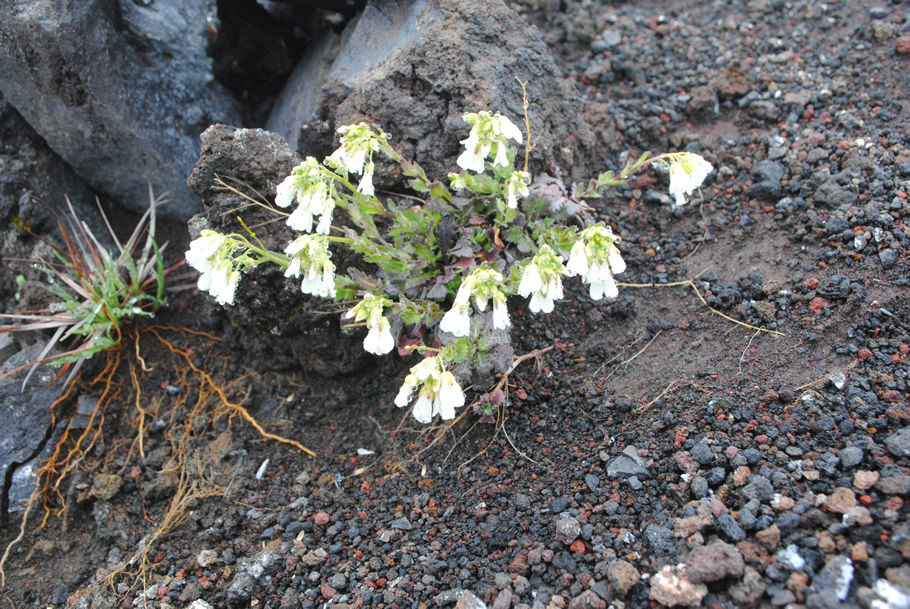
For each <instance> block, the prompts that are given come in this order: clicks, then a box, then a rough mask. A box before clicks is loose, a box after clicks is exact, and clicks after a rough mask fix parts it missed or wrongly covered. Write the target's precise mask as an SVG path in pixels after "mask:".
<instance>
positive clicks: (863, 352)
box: [856, 349, 872, 362]
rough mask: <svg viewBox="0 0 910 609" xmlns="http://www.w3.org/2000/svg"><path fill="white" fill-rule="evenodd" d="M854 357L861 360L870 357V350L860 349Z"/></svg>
mask: <svg viewBox="0 0 910 609" xmlns="http://www.w3.org/2000/svg"><path fill="white" fill-rule="evenodd" d="M856 357H857V358H859V360H860V361H861V362H862V361H865V360H867V359H869V358H870V357H872V352H871V351H869V350H868V349H860V350H859V353H857V354H856Z"/></svg>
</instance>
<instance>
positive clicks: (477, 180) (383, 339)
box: [186, 111, 712, 423]
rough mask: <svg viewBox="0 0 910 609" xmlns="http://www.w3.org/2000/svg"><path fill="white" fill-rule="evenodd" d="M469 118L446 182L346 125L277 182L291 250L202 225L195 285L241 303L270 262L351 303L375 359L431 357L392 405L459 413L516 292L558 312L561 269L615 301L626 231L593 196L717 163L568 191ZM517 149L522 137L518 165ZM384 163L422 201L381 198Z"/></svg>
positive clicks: (689, 187)
mask: <svg viewBox="0 0 910 609" xmlns="http://www.w3.org/2000/svg"><path fill="white" fill-rule="evenodd" d="M464 119H465V121H466V122H467V123H468V124H470V126H471V128H470V132H469V135H468V137H467V138H466V139H465V140H463V141H462V142H461V143H462V144H463V145H464V151H463V152H462V153H461V154H460V156H459V157H458V159H457V164H458V166H459V167H460V168H461V171H460V172H458V173H451V174H449V176H448V184H443V183H440V182H437V181H433V180H430V179H429V178H428V177H427V175H426V173H425V172H424V170H423V169H422V168H421V167H420V166H419V165H417V164H416V163H414V162H413V161H410V160H408V159H405V158H403V157H401V156H400V155H399V154H398V153H397V152H396V151H395V149H394V148H393V147H392V146H391V145H390V144H389V139H390V136H389V134H387V133H385V132H384V131H382V130H381V129H378V128H377V127H374V126H371V125H368V124H366V123H360V124H358V125H349V126H345V127H341V128H340V129H338V133H339V134H340V146H339V147H338V149H337V150H335V151H334V152H333V153H332V154H331V155H330V156H328V157H327V158H326V159H325V160H324V161H323V162H321V163H320V162H319V161H317V160H316V159H315V158H313V157H307V158H306V159H305V160H304V161H303V162H302V163H301V164H300V165H298V166H297V167H295V168H294V169H293V170H292V172H291V174H290V175H288V176H287V177H286V178H284V180H283V181H282V182H281V183H280V184H279V185H278V187H277V189H276V197H275V205H277V206H278V207H281V208H289V207H293V210H292V211H291V213H290V214H289V215H288V216H287V219H286V223H287V225H288V226H289V227H290V228H291V229H293V230H294V231H297V232H298V233H299V235H298V236H296V237H295V238H294V239H293V240H292V241H291V242H290V243H289V244H288V245H287V246H286V247H285V248H284V250H283V253H282V252H277V251H272V250H270V249H268V248H267V247H265V245H264V244H263V243H262V242H261V241H259V239H258V238H257V237H256V235H255V234H254V233H252V232H251V231H247V232H248V234H247V235H244V234H239V233H233V234H220V233H216V232H213V231H203V232H202V234H201V235H200V236H199V237H198V238H197V239H196V240H194V241H193V242H192V243H191V245H190V249H189V251H188V252H187V256H186V258H187V262H188V263H189V264H190V265H191V266H193V267H194V268H195V269H196V270H198V271H200V272H201V273H202V274H201V276H200V278H199V289H200V290H204V291H208V292H210V293H211V294H212V296H213V297H215V299H216V300H217V301H218V302H220V303H222V304H233V302H234V294H235V290H236V288H237V284H238V281H239V279H240V277H241V275H242V274H243V273H244V272H248V271H249V270H250V269H253V268H255V267H257V266H259V265H260V264H263V263H272V264H276V265H278V266H279V267H280V268H281V269H283V270H284V274H285V276H287V277H294V278H300V277H301V276H302V281H301V285H300V288H301V291H302V292H303V293H304V294H311V295H314V296H319V297H323V298H334V299H337V300H340V301H344V302H345V303H347V307H346V308H347V311H346V312H345V313H344V318H345V319H346V320H348V321H349V322H350V323H349V327H352V326H365V327H366V329H367V334H366V337H365V339H364V341H363V347H364V349H365V350H366V351H368V352H369V353H372V354H376V355H384V354H387V353H390V352H391V351H393V350H395V349H396V347H397V348H398V352H399V353H401V354H402V355H407V354H409V353H412V352H417V353H420V354H421V355H423V356H424V357H423V359H422V360H421V361H420V362H418V363H417V364H415V365H414V366H413V367H412V368H411V370H410V373H409V374H408V375H407V376H406V378H405V380H404V384H403V385H402V387H401V391H399V393H398V396H397V397H396V399H395V404H396V405H398V406H400V407H407V406H412V413H413V416H414V418H415V419H417V420H418V421H419V422H422V423H429V422H431V421H432V420H433V419H434V417H435V416H436V415H437V414H438V415H439V416H440V418H442V419H443V420H449V419H452V418H454V417H455V409H456V408H457V407H460V406H462V405H463V404H464V402H465V396H464V390H463V389H462V387H461V386H460V384H459V381H458V379H457V378H456V375H460V376H464V375H463V374H461V373H462V372H463V371H464V370H466V369H470V368H471V366H475V367H476V366H478V365H480V363H481V362H482V361H483V358H484V357H485V356H486V354H488V352H489V351H490V349H491V340H490V337H491V336H492V335H493V334H495V333H496V332H495V331H500V333H501V332H502V331H506V330H508V328H509V327H510V325H511V321H510V317H509V308H508V298H509V297H510V296H520V297H523V298H529V299H530V300H529V303H528V308H529V309H530V310H531V312H533V313H549V312H551V311H552V310H553V308H554V306H555V303H556V301H558V300H560V299H561V298H563V283H562V282H563V277H573V276H575V275H578V276H580V277H581V280H582V281H583V282H584V283H587V284H588V285H589V288H590V296H591V298H592V299H595V300H597V299H601V298H615V297H616V296H617V293H618V290H617V285H616V281H615V279H614V275H616V274H619V273H622V272H623V271H624V270H625V262H624V261H623V259H622V255H621V253H620V250H619V248H618V247H617V243H618V242H619V241H620V238H619V236H617V235H615V234H614V233H613V231H612V230H611V228H610V227H609V226H608V225H607V224H605V223H602V222H595V221H594V219H593V218H592V217H591V216H590V214H589V211H590V208H588V207H586V206H585V205H584V202H583V201H584V199H585V198H589V197H594V196H598V195H599V194H600V193H601V192H602V191H603V190H604V189H605V188H607V187H610V186H614V185H618V184H624V183H626V182H628V180H629V178H630V177H631V175H632V174H633V173H635V172H636V171H638V170H640V169H642V168H643V167H645V166H646V165H648V164H651V163H659V164H663V165H665V166H666V167H667V168H668V169H669V175H670V193H671V194H673V195H674V200H675V202H676V204H682V203H684V202H685V196H686V195H688V194H691V193H692V192H693V191H694V190H695V189H696V188H697V187H698V186H699V185H700V184H701V183H702V182H703V181H704V179H705V177H706V176H707V175H708V173H709V172H710V171H711V170H712V167H711V165H710V164H709V163H708V162H707V161H705V160H704V159H703V158H701V157H700V156H698V155H696V154H693V153H686V152H682V153H669V154H664V155H660V156H656V157H651V156H649V155H648V154H645V155H643V156H641V157H639V158H638V159H637V160H635V161H633V162H630V163H629V164H627V165H626V167H625V168H623V169H622V170H621V171H620V172H619V173H618V174H616V173H614V172H606V173H603V174H601V175H600V176H599V177H598V178H597V179H596V180H592V181H591V183H590V184H589V185H588V186H587V187H586V188H578V187H576V188H574V189H572V191H571V193H570V192H568V191H567V189H566V188H564V187H563V185H562V182H561V181H559V180H558V179H556V178H552V177H548V176H540V177H538V178H537V179H535V180H533V181H532V179H531V176H530V174H529V173H528V170H527V157H528V153H529V152H530V150H531V149H532V148H533V145H532V144H531V142H529V141H528V140H529V139H530V136H529V134H523V133H522V131H521V130H520V129H519V128H518V127H517V126H516V125H515V124H514V123H513V122H512V121H511V120H509V118H507V117H505V116H503V115H501V114H499V113H492V112H487V111H482V112H476V113H469V114H465V115H464ZM526 125H527V121H526ZM526 135H527V138H526V137H525V136H526ZM512 143H516V144H522V143H524V144H525V164H524V167H522V168H521V169H518V168H516V166H515V158H516V150H515V149H514V148H513V147H512ZM380 159H384V160H385V162H391V163H392V164H395V165H398V166H399V167H400V171H401V174H403V175H404V177H405V178H406V179H407V184H408V187H409V188H410V189H411V191H412V193H416V195H417V196H415V195H414V194H408V195H397V196H396V195H391V196H384V197H380V196H379V195H378V194H377V191H376V188H375V186H374V184H373V177H374V172H375V168H376V161H378V160H380ZM415 199H416V201H417V202H416V203H415ZM336 209H337V210H341V214H342V215H343V217H344V218H345V221H344V223H343V224H341V225H336V224H333V214H335V212H336ZM333 247H346V248H348V249H350V250H351V251H352V252H354V253H355V254H357V255H358V256H359V257H360V259H362V261H363V263H364V264H363V265H361V266H360V267H359V268H350V269H347V271H346V272H340V271H339V269H338V268H336V266H335V263H334V262H333V261H332V248H333ZM497 372H499V373H502V372H505V370H504V369H503V370H497ZM415 395H416V398H415Z"/></svg>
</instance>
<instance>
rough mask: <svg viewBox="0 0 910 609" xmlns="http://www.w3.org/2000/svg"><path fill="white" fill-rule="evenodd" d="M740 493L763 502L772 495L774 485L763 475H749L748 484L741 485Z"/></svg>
mask: <svg viewBox="0 0 910 609" xmlns="http://www.w3.org/2000/svg"><path fill="white" fill-rule="evenodd" d="M742 494H743V496H745V497H746V498H748V499H755V500H757V501H760V502H765V501H768V500H769V499H771V497H773V496H774V487H773V486H771V481H770V480H768V479H767V478H765V477H764V476H751V477H750V478H749V484H747V485H746V486H745V487H743V490H742Z"/></svg>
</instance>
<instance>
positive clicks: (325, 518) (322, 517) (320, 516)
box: [313, 512, 329, 526]
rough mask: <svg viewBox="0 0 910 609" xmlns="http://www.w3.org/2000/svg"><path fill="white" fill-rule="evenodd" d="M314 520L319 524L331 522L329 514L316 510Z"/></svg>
mask: <svg viewBox="0 0 910 609" xmlns="http://www.w3.org/2000/svg"><path fill="white" fill-rule="evenodd" d="M313 522H314V523H316V524H317V525H319V526H322V525H324V524H328V523H329V515H328V514H326V513H325V512H316V513H315V514H313Z"/></svg>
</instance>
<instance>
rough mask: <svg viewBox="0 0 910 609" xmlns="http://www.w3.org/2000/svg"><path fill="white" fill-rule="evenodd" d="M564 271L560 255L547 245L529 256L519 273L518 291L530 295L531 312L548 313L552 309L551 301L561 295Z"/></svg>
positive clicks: (526, 295) (525, 295)
mask: <svg viewBox="0 0 910 609" xmlns="http://www.w3.org/2000/svg"><path fill="white" fill-rule="evenodd" d="M565 272H566V267H565V266H563V264H562V256H559V255H558V254H557V253H556V252H554V251H553V248H551V247H550V246H549V245H544V246H543V247H541V248H540V251H539V252H538V253H537V255H536V256H534V257H533V258H531V262H529V263H528V264H527V266H525V268H524V272H522V274H521V281H520V282H519V284H518V293H519V294H520V295H522V296H524V297H526V298H527V297H528V296H530V297H531V302H530V303H528V308H529V309H531V312H532V313H550V312H551V311H552V310H553V301H554V300H559V299H560V298H562V296H563V294H562V276H563V275H564V274H565Z"/></svg>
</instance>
